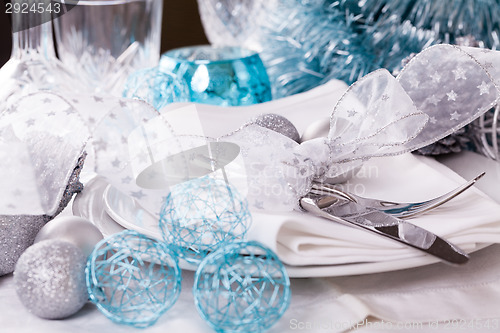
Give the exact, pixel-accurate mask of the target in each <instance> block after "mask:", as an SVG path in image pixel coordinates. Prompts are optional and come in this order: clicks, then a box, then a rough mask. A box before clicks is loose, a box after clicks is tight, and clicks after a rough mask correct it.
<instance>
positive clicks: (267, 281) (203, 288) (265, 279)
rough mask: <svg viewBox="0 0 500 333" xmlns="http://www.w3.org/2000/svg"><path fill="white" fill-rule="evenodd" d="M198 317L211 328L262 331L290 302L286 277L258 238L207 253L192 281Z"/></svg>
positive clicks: (278, 316) (224, 330)
mask: <svg viewBox="0 0 500 333" xmlns="http://www.w3.org/2000/svg"><path fill="white" fill-rule="evenodd" d="M193 294H194V299H195V304H196V308H197V310H198V312H199V313H200V315H201V317H202V318H203V319H204V320H205V321H207V322H208V324H209V325H210V326H211V327H212V328H213V329H214V330H216V331H217V332H262V331H265V330H267V329H268V328H270V327H271V326H272V325H274V324H275V323H276V322H277V321H278V320H279V319H280V318H281V316H282V315H283V314H284V313H285V311H286V309H287V308H288V306H289V304H290V297H291V296H290V295H291V292H290V280H289V278H288V274H287V272H286V269H285V267H284V266H283V264H282V263H281V262H280V260H279V259H278V257H277V256H276V254H274V253H273V252H272V251H271V250H269V249H268V248H266V247H265V246H263V245H262V244H260V243H259V242H255V241H249V242H237V243H232V244H228V245H226V246H224V247H221V248H219V249H218V250H217V251H215V252H214V253H212V254H210V255H208V256H207V257H206V258H205V259H204V260H203V261H202V262H201V264H200V265H199V267H198V270H197V271H196V275H195V281H194V286H193Z"/></svg>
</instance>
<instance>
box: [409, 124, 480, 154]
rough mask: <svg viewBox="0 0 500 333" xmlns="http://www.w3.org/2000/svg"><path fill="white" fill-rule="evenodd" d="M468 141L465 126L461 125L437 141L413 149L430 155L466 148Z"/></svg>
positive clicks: (454, 151)
mask: <svg viewBox="0 0 500 333" xmlns="http://www.w3.org/2000/svg"><path fill="white" fill-rule="evenodd" d="M470 142H471V140H470V138H469V135H468V130H467V127H462V128H460V129H459V130H457V131H456V132H454V133H452V134H450V135H448V136H446V137H444V138H442V139H441V140H439V141H436V142H434V143H432V144H430V145H428V146H425V147H423V148H420V149H417V150H415V153H417V154H420V155H431V156H436V155H443V154H450V153H459V152H461V151H462V150H463V149H465V148H467V146H468V145H469V144H470Z"/></svg>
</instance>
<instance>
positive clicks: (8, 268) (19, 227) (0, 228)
mask: <svg viewBox="0 0 500 333" xmlns="http://www.w3.org/2000/svg"><path fill="white" fill-rule="evenodd" d="M85 156H86V154H85V153H84V154H83V155H82V156H81V157H80V159H79V160H78V163H77V165H76V166H75V168H74V169H73V173H72V174H71V177H70V179H69V181H68V185H67V186H66V189H65V191H64V194H63V197H62V198H61V201H60V203H59V208H58V210H57V212H56V213H55V214H54V215H52V216H48V215H0V276H1V275H5V274H9V273H12V271H14V267H15V265H16V262H17V260H18V259H19V257H20V256H21V254H22V253H23V252H24V251H25V250H26V249H27V248H28V247H29V246H31V245H32V244H33V242H34V240H35V237H36V235H37V234H38V232H39V231H40V229H41V228H42V227H43V226H44V225H45V224H46V223H47V222H48V221H50V220H51V219H53V218H54V217H55V216H57V215H58V214H59V213H60V212H61V211H62V210H63V209H64V208H65V207H66V206H67V205H68V203H69V202H70V200H71V198H72V197H73V195H74V194H75V193H78V192H80V191H81V190H82V189H83V185H82V184H81V183H80V181H79V176H80V172H81V169H82V167H83V163H84V161H85ZM18 200H22V198H19V199H18Z"/></svg>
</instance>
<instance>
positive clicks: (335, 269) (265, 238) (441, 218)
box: [249, 154, 500, 276]
mask: <svg viewBox="0 0 500 333" xmlns="http://www.w3.org/2000/svg"><path fill="white" fill-rule="evenodd" d="M463 182H465V180H464V179H463V178H461V177H460V176H458V175H457V174H456V173H454V172H453V171H451V170H450V169H448V168H447V167H446V166H444V165H442V164H440V163H438V162H436V161H434V160H433V159H431V158H427V157H422V156H415V155H412V154H405V155H401V156H396V157H384V158H378V159H372V160H371V161H369V162H368V163H366V164H365V165H364V167H363V168H362V169H361V171H360V172H359V173H358V175H357V177H355V178H353V179H352V180H351V181H350V182H349V185H348V188H350V189H352V190H353V191H354V192H356V193H357V194H363V195H365V196H368V197H376V198H381V199H386V200H392V201H421V200H425V199H428V198H431V197H434V196H438V195H440V194H443V193H446V192H447V191H449V190H451V189H453V188H455V187H456V186H458V185H459V184H462V183H463ZM253 221H254V224H253V227H252V229H251V230H250V234H249V238H251V239H256V240H259V241H261V242H264V243H265V244H267V245H268V246H270V247H272V248H273V249H274V250H275V251H276V252H277V253H278V255H279V257H280V258H281V259H282V260H283V261H284V262H285V263H287V264H289V265H292V266H308V265H309V266H310V265H326V266H325V267H302V268H301V269H300V273H299V274H300V275H302V274H303V276H308V274H310V276H311V275H312V276H318V275H343V274H358V273H366V272H377V271H384V270H392V269H400V268H406V267H411V266H414V265H415V266H418V265H420V264H426V263H432V262H435V261H437V259H435V258H433V257H431V256H428V255H426V254H425V253H423V252H421V251H418V250H416V249H413V248H409V247H407V246H404V245H402V244H400V243H397V242H395V241H392V240H389V239H386V238H383V237H381V236H378V235H375V234H372V233H369V232H367V231H364V230H359V229H355V228H351V227H347V226H344V225H340V224H337V223H334V222H330V221H328V220H325V219H323V218H318V217H315V216H311V215H309V214H308V213H300V212H291V213H286V214H262V213H257V212H253ZM411 222H412V223H414V224H416V225H418V226H421V227H423V228H425V229H427V230H429V231H432V232H434V233H436V234H437V235H439V236H442V237H445V238H446V239H448V240H449V241H451V242H453V243H454V244H455V245H457V246H459V247H461V248H462V249H464V250H466V251H467V252H471V251H474V250H477V249H478V248H481V247H483V246H484V244H488V243H496V242H500V205H498V204H497V203H496V202H494V201H492V200H491V199H489V198H488V197H486V196H485V195H484V194H482V193H481V192H480V191H479V190H477V189H475V188H471V189H469V190H468V191H466V192H464V193H462V194H461V195H460V196H458V197H457V198H455V199H453V200H452V201H450V202H448V203H447V204H445V205H443V206H441V207H439V208H437V209H435V210H434V211H432V212H430V213H427V214H425V215H422V216H420V217H417V218H414V219H411ZM375 263H380V264H375ZM339 264H343V265H342V266H331V265H339ZM345 264H351V265H345ZM352 264H356V265H352ZM292 269H293V268H292Z"/></svg>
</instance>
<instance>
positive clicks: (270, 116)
mask: <svg viewBox="0 0 500 333" xmlns="http://www.w3.org/2000/svg"><path fill="white" fill-rule="evenodd" d="M254 123H255V124H257V125H259V126H262V127H265V128H267V129H270V130H273V131H275V132H278V133H280V134H282V135H284V136H286V137H288V138H290V139H292V140H293V141H295V142H299V141H300V134H299V132H298V131H297V128H295V126H294V125H293V124H292V122H291V121H290V120H288V119H286V118H285V117H283V116H280V115H279V114H274V113H266V114H263V115H261V116H259V117H257V118H256V119H255V120H254Z"/></svg>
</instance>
